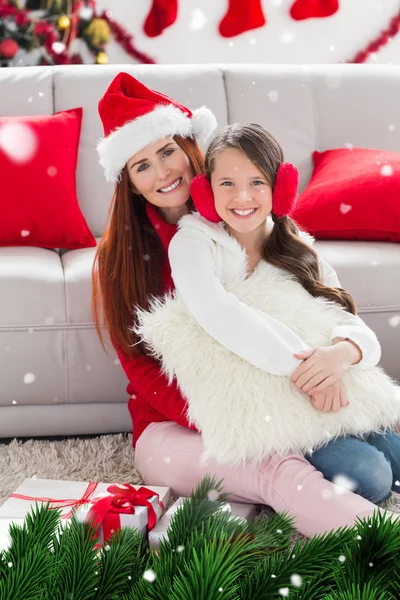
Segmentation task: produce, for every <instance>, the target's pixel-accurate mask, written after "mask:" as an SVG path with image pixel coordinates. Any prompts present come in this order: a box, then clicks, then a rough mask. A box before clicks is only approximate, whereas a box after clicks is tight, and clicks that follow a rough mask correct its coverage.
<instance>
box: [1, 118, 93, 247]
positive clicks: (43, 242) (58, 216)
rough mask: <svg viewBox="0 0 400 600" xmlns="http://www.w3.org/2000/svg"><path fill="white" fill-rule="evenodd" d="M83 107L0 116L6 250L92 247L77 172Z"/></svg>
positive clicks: (2, 214)
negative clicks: (21, 115)
mask: <svg viewBox="0 0 400 600" xmlns="http://www.w3.org/2000/svg"><path fill="white" fill-rule="evenodd" d="M81 122H82V109H81V108H74V109H72V110H65V111H62V112H58V113H56V114H54V115H51V116H49V115H39V116H33V117H0V181H1V194H0V210H1V213H0V214H1V217H0V246H41V247H42V248H71V249H75V248H87V247H89V246H95V245H96V241H95V239H94V237H93V235H92V233H91V231H90V229H89V227H88V225H87V223H86V221H85V218H84V216H83V214H82V212H81V210H80V208H79V204H78V198H77V196H76V186H75V169H76V162H77V158H78V146H79V136H80V130H81Z"/></svg>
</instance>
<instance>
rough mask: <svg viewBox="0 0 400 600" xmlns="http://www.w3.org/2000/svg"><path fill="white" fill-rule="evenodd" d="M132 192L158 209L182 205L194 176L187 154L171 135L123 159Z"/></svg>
mask: <svg viewBox="0 0 400 600" xmlns="http://www.w3.org/2000/svg"><path fill="white" fill-rule="evenodd" d="M127 167H128V173H129V179H130V181H131V183H132V185H133V186H134V188H135V192H136V193H138V194H141V195H142V196H143V197H144V198H145V199H146V200H147V201H148V202H150V203H151V204H153V205H154V206H157V207H159V208H160V209H177V208H179V207H183V205H184V204H185V203H186V202H187V201H188V199H189V196H190V182H191V180H192V179H193V177H194V173H193V169H192V166H191V164H190V161H189V158H188V156H187V154H186V153H185V152H184V150H182V148H181V147H180V146H179V145H178V144H177V142H175V140H174V139H173V138H164V139H162V140H160V141H158V142H155V143H154V144H151V145H150V146H147V147H146V148H144V149H143V150H141V151H140V152H137V153H136V154H134V155H133V156H131V158H130V159H129V160H128V162H127Z"/></svg>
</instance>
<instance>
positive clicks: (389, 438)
mask: <svg viewBox="0 0 400 600" xmlns="http://www.w3.org/2000/svg"><path fill="white" fill-rule="evenodd" d="M365 439H366V441H367V442H368V444H371V446H375V448H377V449H378V450H379V452H382V453H383V454H384V455H385V457H386V459H387V460H388V461H389V463H390V466H391V468H392V474H393V477H392V486H391V487H392V490H394V491H395V492H400V435H399V434H398V433H395V432H394V431H393V432H390V433H385V434H382V433H381V434H379V433H370V434H369V435H368V436H367V437H366V438H365Z"/></svg>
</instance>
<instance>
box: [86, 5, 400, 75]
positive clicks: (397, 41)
mask: <svg viewBox="0 0 400 600" xmlns="http://www.w3.org/2000/svg"><path fill="white" fill-rule="evenodd" d="M243 1H244V2H246V1H250V0H243ZM292 3H293V0H263V8H264V14H265V16H266V18H267V25H265V26H264V27H263V28H260V29H256V30H253V31H250V32H246V33H244V34H242V35H240V36H237V37H234V38H230V39H227V38H223V37H221V35H220V34H219V31H218V24H219V22H220V20H221V19H222V17H223V16H224V14H225V12H226V8H227V5H228V0H178V4H179V11H178V18H177V20H176V21H175V23H174V25H172V26H171V27H169V28H168V29H166V30H165V31H164V33H163V34H162V35H161V36H158V37H156V38H149V37H147V36H146V35H145V33H144V32H143V23H144V21H145V18H146V15H147V13H148V11H149V9H150V6H151V4H152V0H97V7H98V11H99V12H100V11H102V10H111V12H112V14H113V18H114V19H116V20H117V21H118V22H119V23H121V25H123V26H124V27H125V28H126V29H127V30H128V31H129V32H130V33H131V34H133V35H134V39H135V44H136V45H137V47H138V48H139V49H140V50H141V51H143V52H146V53H147V54H150V55H151V56H152V57H153V58H154V59H155V60H156V62H158V63H308V64H312V63H335V62H341V61H346V60H349V59H351V58H352V57H353V56H354V54H356V53H357V52H358V51H359V50H362V49H364V48H365V47H366V46H367V44H368V43H369V42H370V41H371V40H373V39H374V38H376V37H377V36H378V35H379V33H380V32H381V31H382V29H385V28H386V27H387V25H388V23H389V21H390V19H391V18H392V17H393V16H394V15H395V14H396V13H397V12H398V11H399V8H400V7H399V2H398V0H340V9H339V11H338V12H337V13H336V14H335V15H334V16H332V17H329V18H325V19H308V20H306V21H300V22H296V21H293V19H291V17H290V15H289V8H290V6H291V5H292ZM202 21H205V22H204V24H203V25H202V26H201V28H199V27H200V25H201V24H202ZM107 52H108V55H109V58H110V62H112V63H126V62H135V61H134V60H133V59H132V58H131V57H130V56H129V55H127V54H126V53H125V51H124V50H123V48H121V47H120V46H119V45H118V44H117V43H116V42H115V41H112V42H111V43H110V44H109V45H108V49H107ZM370 62H376V63H381V64H390V63H391V64H400V33H399V34H398V35H397V36H396V37H395V38H394V39H393V40H392V42H391V43H390V44H389V45H387V46H386V47H385V48H384V49H383V50H381V51H380V52H379V53H378V54H377V55H375V56H374V57H372V60H370Z"/></svg>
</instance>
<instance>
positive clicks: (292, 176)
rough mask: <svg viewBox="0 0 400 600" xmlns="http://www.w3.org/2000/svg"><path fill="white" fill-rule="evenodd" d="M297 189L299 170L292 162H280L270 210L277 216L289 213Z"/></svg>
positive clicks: (284, 215) (293, 203)
mask: <svg viewBox="0 0 400 600" xmlns="http://www.w3.org/2000/svg"><path fill="white" fill-rule="evenodd" d="M298 189H299V172H298V170H297V169H296V167H295V166H294V165H292V163H282V164H281V166H280V167H279V169H278V172H277V174H276V180H275V186H274V191H273V195H272V212H273V213H274V215H276V216H277V217H279V218H282V217H286V215H289V214H290V213H291V212H292V210H293V208H294V205H295V202H296V199H297V194H298Z"/></svg>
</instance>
